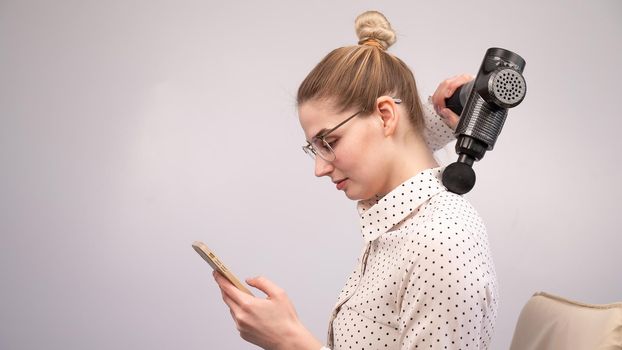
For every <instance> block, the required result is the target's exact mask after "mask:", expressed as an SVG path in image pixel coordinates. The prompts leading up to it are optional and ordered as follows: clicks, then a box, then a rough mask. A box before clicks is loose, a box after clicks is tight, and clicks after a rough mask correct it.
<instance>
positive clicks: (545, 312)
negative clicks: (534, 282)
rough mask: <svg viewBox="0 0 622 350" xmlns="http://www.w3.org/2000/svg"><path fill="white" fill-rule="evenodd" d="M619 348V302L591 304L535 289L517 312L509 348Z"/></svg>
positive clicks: (621, 327) (621, 308) (621, 335)
mask: <svg viewBox="0 0 622 350" xmlns="http://www.w3.org/2000/svg"><path fill="white" fill-rule="evenodd" d="M558 349H559V350H584V349H585V350H588V349H589V350H622V303H614V304H604V305H591V304H585V303H580V302H576V301H571V300H567V299H564V298H562V297H558V296H555V295H551V294H547V293H544V292H538V293H536V294H534V295H533V296H532V297H531V299H529V301H528V302H527V304H526V305H525V307H523V310H522V311H521V313H520V316H519V318H518V322H517V324H516V329H515V330H514V336H513V338H512V345H511V346H510V350H558Z"/></svg>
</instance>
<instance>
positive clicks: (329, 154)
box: [302, 98, 402, 162]
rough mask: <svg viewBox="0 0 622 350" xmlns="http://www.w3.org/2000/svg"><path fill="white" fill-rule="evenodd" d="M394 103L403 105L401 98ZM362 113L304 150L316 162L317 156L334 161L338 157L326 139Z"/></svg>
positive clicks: (308, 143) (331, 130) (315, 139)
mask: <svg viewBox="0 0 622 350" xmlns="http://www.w3.org/2000/svg"><path fill="white" fill-rule="evenodd" d="M393 101H395V103H396V104H400V103H402V100H400V99H399V98H393ZM362 112H363V110H360V111H358V112H356V113H354V114H353V115H351V116H349V117H348V118H346V120H344V121H342V122H341V123H339V124H337V126H335V127H334V128H332V129H330V130H327V131H325V132H322V133H320V134H319V135H316V136H314V137H313V138H312V139H311V141H307V144H306V145H304V146H302V150H303V151H304V152H305V153H306V154H308V155H309V157H311V158H312V159H314V160H315V157H316V156H320V158H322V159H324V160H325V161H327V162H332V161H334V160H335V158H337V156H335V151H334V150H333V148H332V147H331V145H330V143H329V142H327V141H326V137H327V136H328V135H329V134H330V133H332V132H333V131H335V130H337V129H338V128H339V127H340V126H342V125H343V124H345V123H347V122H349V121H350V120H351V119H352V118H354V117H356V116H357V115H359V114H361V113H362Z"/></svg>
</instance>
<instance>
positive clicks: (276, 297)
mask: <svg viewBox="0 0 622 350" xmlns="http://www.w3.org/2000/svg"><path fill="white" fill-rule="evenodd" d="M214 279H215V280H216V283H218V286H219V287H220V290H221V292H222V298H223V300H224V301H225V304H227V306H229V310H230V312H231V316H232V317H233V320H234V321H235V325H236V327H237V329H238V331H239V332H240V336H241V337H242V339H244V340H246V341H248V342H250V343H253V344H255V345H257V346H259V347H261V348H264V349H270V350H281V349H314V350H317V349H319V348H321V347H322V344H321V343H320V342H319V341H318V340H317V339H315V338H314V337H313V335H311V333H310V332H309V331H308V330H307V329H306V328H305V327H304V326H303V325H302V324H301V323H300V321H299V319H298V315H297V314H296V310H295V309H294V305H292V303H291V302H290V300H289V298H288V297H287V295H286V294H285V291H284V290H283V289H281V288H279V287H278V286H277V285H276V284H274V283H272V282H271V281H269V280H268V279H266V278H264V277H256V278H249V279H247V280H246V283H247V284H249V285H250V286H253V287H255V288H257V289H259V290H261V291H262V292H264V293H265V294H266V295H267V297H266V298H265V299H262V298H257V297H254V296H251V295H248V294H246V293H244V292H242V291H240V290H238V289H237V288H236V287H235V286H234V285H233V284H231V282H229V281H228V280H227V279H226V278H225V277H223V276H222V275H221V274H220V273H218V272H216V271H214Z"/></svg>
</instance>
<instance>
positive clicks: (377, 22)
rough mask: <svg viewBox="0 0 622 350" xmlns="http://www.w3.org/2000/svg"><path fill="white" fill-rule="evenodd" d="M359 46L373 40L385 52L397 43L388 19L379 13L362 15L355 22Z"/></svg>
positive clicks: (370, 12)
mask: <svg viewBox="0 0 622 350" xmlns="http://www.w3.org/2000/svg"><path fill="white" fill-rule="evenodd" d="M354 28H355V30H356V35H357V36H358V37H359V44H363V43H365V42H366V41H369V40H373V41H376V42H378V44H380V46H382V48H383V49H384V50H386V49H388V48H389V46H391V45H393V44H394V43H395V40H396V39H397V38H396V35H395V31H394V30H393V28H391V24H390V23H389V21H388V20H387V18H386V17H385V16H384V15H383V14H382V13H380V12H378V11H366V12H363V13H361V14H360V15H359V16H358V17H356V20H355V21H354Z"/></svg>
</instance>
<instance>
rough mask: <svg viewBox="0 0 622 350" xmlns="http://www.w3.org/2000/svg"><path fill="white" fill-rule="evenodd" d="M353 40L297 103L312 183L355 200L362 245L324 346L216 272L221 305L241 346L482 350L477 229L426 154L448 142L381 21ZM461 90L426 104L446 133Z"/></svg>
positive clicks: (263, 282)
mask: <svg viewBox="0 0 622 350" xmlns="http://www.w3.org/2000/svg"><path fill="white" fill-rule="evenodd" d="M356 31H357V34H358V36H359V40H360V41H359V45H356V46H350V47H342V48H338V49H335V50H333V51H332V52H331V53H329V54H328V55H327V56H326V57H325V58H324V59H323V60H322V61H321V62H320V63H319V64H318V65H317V66H316V67H315V68H314V69H313V70H312V71H311V72H310V73H309V75H308V76H307V77H306V79H305V80H304V81H303V82H302V84H301V86H300V88H299V90H298V97H297V102H298V112H299V119H300V124H301V126H302V128H303V130H304V133H305V137H306V139H307V144H306V145H305V146H304V147H303V149H304V150H305V152H307V153H308V154H309V155H310V156H311V157H313V158H314V159H315V175H316V176H327V177H329V178H330V179H331V180H332V181H333V182H334V183H335V185H336V188H337V189H338V190H341V191H343V192H344V193H345V195H346V196H347V197H348V198H350V199H352V200H356V201H358V205H357V206H358V211H359V214H360V218H361V231H362V234H363V239H364V241H365V246H364V248H363V251H362V253H361V258H360V259H359V261H358V266H357V267H356V269H355V270H354V271H353V272H352V274H351V276H350V277H349V278H348V280H347V282H346V285H345V287H344V288H343V290H342V292H341V294H340V295H339V298H338V301H337V304H336V306H335V308H334V310H333V312H332V314H331V317H330V324H329V331H328V340H327V344H326V345H325V346H324V345H323V344H322V343H321V342H320V341H319V340H317V339H316V338H315V337H314V336H313V335H312V334H310V332H309V331H308V330H307V329H306V328H305V327H304V326H303V325H302V324H301V323H300V321H299V320H298V318H297V316H296V312H295V310H294V307H293V305H292V304H291V302H290V301H289V300H288V298H287V296H286V294H285V292H284V291H283V290H282V289H281V288H279V287H278V286H276V285H275V284H273V283H272V282H270V281H269V280H267V279H265V278H263V277H259V278H254V279H249V280H247V283H248V284H249V285H251V286H253V287H256V288H258V289H260V290H262V291H263V292H265V293H266V294H267V298H266V299H261V298H254V297H251V296H249V295H246V294H244V293H242V292H240V291H238V290H237V289H235V287H233V286H232V285H231V284H230V283H229V282H227V281H226V280H225V279H224V278H223V277H222V276H220V275H219V274H217V273H215V274H214V277H215V279H216V281H217V283H218V285H219V286H220V288H221V290H222V294H223V299H224V301H225V303H226V304H227V305H228V306H229V308H230V309H231V314H232V316H233V319H234V321H235V322H236V326H237V328H238V330H239V331H240V335H241V336H242V338H244V339H245V340H247V341H249V342H252V343H254V344H256V345H258V346H260V347H263V348H265V349H313V350H319V349H321V348H331V349H350V348H352V349H376V348H382V349H387V348H388V349H417V348H419V349H422V348H426V349H430V348H433V349H462V348H468V349H477V348H487V347H488V346H489V344H490V340H491V337H492V331H493V326H494V321H495V315H496V309H497V283H496V277H495V272H494V267H493V264H492V258H491V255H490V251H489V247H488V239H487V236H486V232H485V228H484V225H483V223H482V221H481V219H480V218H479V216H478V215H477V213H476V212H475V210H474V209H473V208H472V207H471V206H470V205H469V203H468V202H467V201H466V200H465V199H464V198H462V197H461V196H458V195H456V194H453V193H450V192H448V191H447V190H446V189H445V188H444V187H443V185H442V183H441V182H440V175H441V174H442V169H441V168H439V167H438V164H437V163H436V161H435V159H434V157H433V156H432V150H431V149H430V148H432V149H434V148H437V147H439V146H442V145H444V144H445V143H447V142H448V141H449V140H450V139H451V135H452V133H451V131H450V129H448V128H446V127H444V125H442V123H441V122H438V121H437V120H438V118H437V119H434V117H435V114H434V112H433V111H432V109H431V108H430V107H429V105H428V106H426V108H427V111H424V108H422V106H421V104H420V102H419V99H418V96H419V95H418V92H417V88H416V85H415V80H414V77H413V74H412V72H411V71H410V69H409V68H408V67H407V66H406V65H405V64H404V63H403V62H402V61H401V60H399V59H398V58H396V57H395V56H393V55H391V54H389V53H387V52H386V51H385V50H386V49H387V48H388V47H389V46H390V45H391V44H393V43H394V42H395V33H394V32H393V30H392V29H391V27H390V25H389V23H388V21H387V20H386V18H385V17H384V16H383V15H382V14H380V13H378V12H375V11H369V12H366V13H363V14H362V15H360V16H359V17H358V18H357V20H356ZM468 80H469V78H468V77H465V76H461V77H457V78H454V79H450V80H448V81H446V82H444V83H443V84H441V85H440V86H439V88H438V89H437V91H436V93H435V94H434V97H433V100H434V102H435V106H436V109H437V110H438V111H439V112H440V113H441V114H442V115H443V116H445V119H446V120H447V121H448V123H449V124H450V125H453V126H455V123H456V120H457V116H456V115H455V114H453V113H451V112H449V111H448V110H447V109H446V108H444V102H443V100H444V98H445V97H448V96H450V95H451V94H452V93H453V90H455V88H456V87H457V86H459V85H461V84H463V83H465V82H466V81H468ZM425 116H427V119H428V120H426V121H425V123H424V117H425ZM424 134H427V139H428V140H429V141H428V142H426V137H424Z"/></svg>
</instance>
